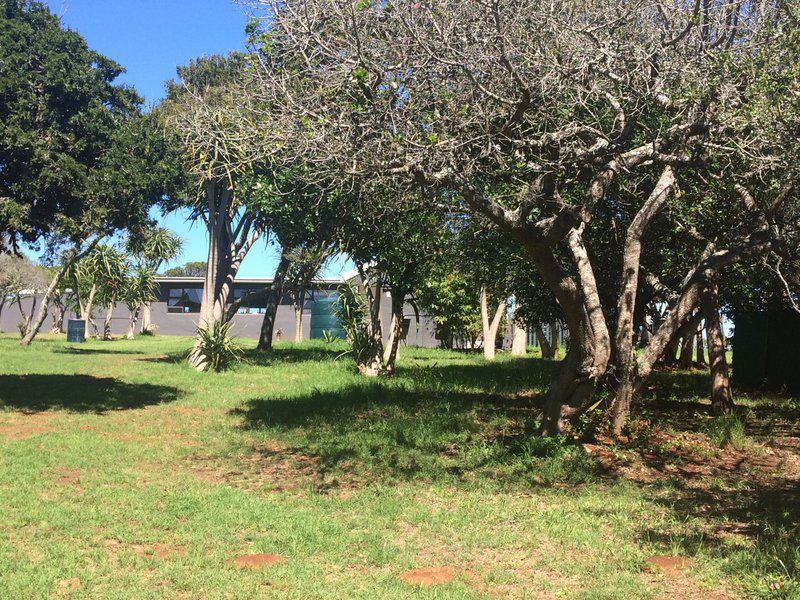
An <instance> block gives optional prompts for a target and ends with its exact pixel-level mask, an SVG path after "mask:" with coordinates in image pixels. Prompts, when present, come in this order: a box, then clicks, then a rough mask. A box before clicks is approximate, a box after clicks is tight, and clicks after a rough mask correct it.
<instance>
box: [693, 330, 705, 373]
mask: <svg viewBox="0 0 800 600" xmlns="http://www.w3.org/2000/svg"><path fill="white" fill-rule="evenodd" d="M695 346H696V347H697V366H699V367H707V366H708V362H707V361H706V349H705V343H704V341H703V327H700V329H698V331H697V342H696V343H695Z"/></svg>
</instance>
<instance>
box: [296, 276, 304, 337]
mask: <svg viewBox="0 0 800 600" xmlns="http://www.w3.org/2000/svg"><path fill="white" fill-rule="evenodd" d="M305 303H306V291H305V290H304V289H302V288H301V289H300V293H299V296H298V297H297V298H296V299H295V304H294V341H295V342H302V341H303V309H304V308H305Z"/></svg>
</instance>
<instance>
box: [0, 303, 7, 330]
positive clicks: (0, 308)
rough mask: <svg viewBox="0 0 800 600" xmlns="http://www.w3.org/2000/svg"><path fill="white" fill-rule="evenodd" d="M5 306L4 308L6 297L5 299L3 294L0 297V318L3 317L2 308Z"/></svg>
mask: <svg viewBox="0 0 800 600" xmlns="http://www.w3.org/2000/svg"><path fill="white" fill-rule="evenodd" d="M5 306H6V297H5V294H2V295H0V316H2V315H3V308H5ZM2 331H3V330H2V329H0V332H2Z"/></svg>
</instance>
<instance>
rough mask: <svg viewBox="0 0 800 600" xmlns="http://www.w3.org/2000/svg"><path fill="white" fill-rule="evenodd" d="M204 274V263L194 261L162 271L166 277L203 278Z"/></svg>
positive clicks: (202, 261)
mask: <svg viewBox="0 0 800 600" xmlns="http://www.w3.org/2000/svg"><path fill="white" fill-rule="evenodd" d="M205 274H206V262H205V261H204V260H196V261H191V262H187V263H184V264H183V265H181V266H180V267H172V268H171V269H167V270H166V271H164V275H166V276H167V277H203V276H204V275H205Z"/></svg>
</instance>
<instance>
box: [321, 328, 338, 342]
mask: <svg viewBox="0 0 800 600" xmlns="http://www.w3.org/2000/svg"><path fill="white" fill-rule="evenodd" d="M338 339H339V338H338V337H336V336H335V335H333V333H332V332H331V330H330V329H323V330H322V340H323V341H324V342H325V343H326V344H332V343H333V342H335V341H337V340H338Z"/></svg>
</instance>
